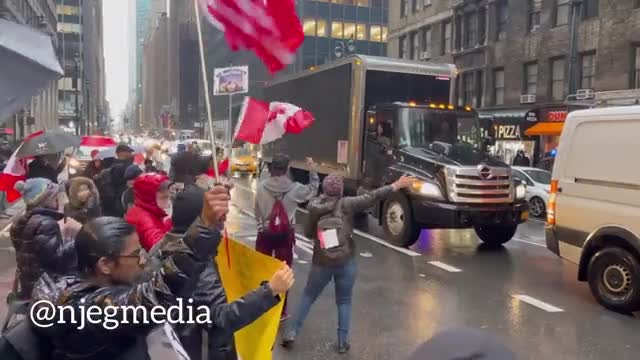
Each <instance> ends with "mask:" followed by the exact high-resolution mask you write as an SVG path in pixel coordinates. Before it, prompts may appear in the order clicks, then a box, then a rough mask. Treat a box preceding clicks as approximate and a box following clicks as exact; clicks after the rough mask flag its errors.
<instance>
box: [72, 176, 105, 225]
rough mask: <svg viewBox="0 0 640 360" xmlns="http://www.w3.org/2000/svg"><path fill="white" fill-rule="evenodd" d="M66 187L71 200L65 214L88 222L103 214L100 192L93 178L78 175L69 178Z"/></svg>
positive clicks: (79, 220) (82, 222) (84, 222)
mask: <svg viewBox="0 0 640 360" xmlns="http://www.w3.org/2000/svg"><path fill="white" fill-rule="evenodd" d="M66 187H67V197H68V198H69V202H68V203H67V204H65V206H64V215H65V216H67V217H70V218H72V219H74V220H76V221H78V222H80V223H81V224H86V223H87V222H88V221H89V220H92V219H95V218H97V217H99V216H100V215H101V213H102V210H101V209H100V194H99V193H98V188H96V185H95V184H94V183H93V181H91V179H89V178H86V177H76V178H73V179H71V180H69V181H68V182H67V184H66Z"/></svg>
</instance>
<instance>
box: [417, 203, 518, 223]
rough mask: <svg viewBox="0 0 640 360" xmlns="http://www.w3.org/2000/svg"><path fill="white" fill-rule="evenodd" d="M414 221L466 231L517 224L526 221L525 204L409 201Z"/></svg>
mask: <svg viewBox="0 0 640 360" xmlns="http://www.w3.org/2000/svg"><path fill="white" fill-rule="evenodd" d="M411 203H412V207H413V218H414V221H415V222H417V223H419V224H421V225H422V226H424V227H427V228H432V229H466V228H471V227H473V226H475V225H517V224H521V223H523V222H525V221H527V220H528V218H529V205H528V204H527V202H526V201H519V202H516V203H513V204H495V205H494V204H491V205H467V204H454V203H442V202H435V201H429V200H423V199H414V200H412V202H411Z"/></svg>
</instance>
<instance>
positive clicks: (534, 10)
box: [529, 0, 542, 32]
mask: <svg viewBox="0 0 640 360" xmlns="http://www.w3.org/2000/svg"><path fill="white" fill-rule="evenodd" d="M541 13H542V0H529V32H534V31H537V30H538V29H539V28H540V14H541Z"/></svg>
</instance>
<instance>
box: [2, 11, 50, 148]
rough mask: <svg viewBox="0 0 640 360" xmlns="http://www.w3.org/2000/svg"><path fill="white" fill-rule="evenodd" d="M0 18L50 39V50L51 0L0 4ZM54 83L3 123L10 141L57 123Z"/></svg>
mask: <svg viewBox="0 0 640 360" xmlns="http://www.w3.org/2000/svg"><path fill="white" fill-rule="evenodd" d="M0 18H3V19H7V20H9V21H13V22H17V23H20V24H25V25H29V26H31V27H33V28H35V29H38V30H40V31H42V32H43V33H45V34H48V35H50V36H51V40H52V42H53V45H54V47H57V46H58V45H59V44H58V39H57V38H56V36H55V34H56V28H57V19H56V6H55V3H54V1H53V0H41V1H26V0H0ZM57 99H58V82H57V81H55V80H54V81H51V82H50V83H49V85H48V86H47V87H46V88H44V89H42V92H41V93H40V94H38V95H36V96H34V97H33V98H32V99H31V101H30V102H29V103H27V104H25V106H24V108H23V109H22V110H21V111H20V112H18V113H17V114H15V115H14V116H13V118H12V119H8V120H7V119H0V121H4V120H7V121H6V123H5V124H6V125H5V126H6V127H11V128H13V129H14V130H15V132H14V140H19V139H22V138H23V137H24V136H25V135H28V134H30V133H32V132H35V131H38V130H42V129H51V128H55V127H56V126H57V123H58V100H57Z"/></svg>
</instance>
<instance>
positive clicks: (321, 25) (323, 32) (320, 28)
mask: <svg viewBox="0 0 640 360" xmlns="http://www.w3.org/2000/svg"><path fill="white" fill-rule="evenodd" d="M316 24H317V25H316V26H317V27H316V29H317V31H316V33H317V35H318V36H320V37H326V36H327V20H324V19H318V20H316Z"/></svg>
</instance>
